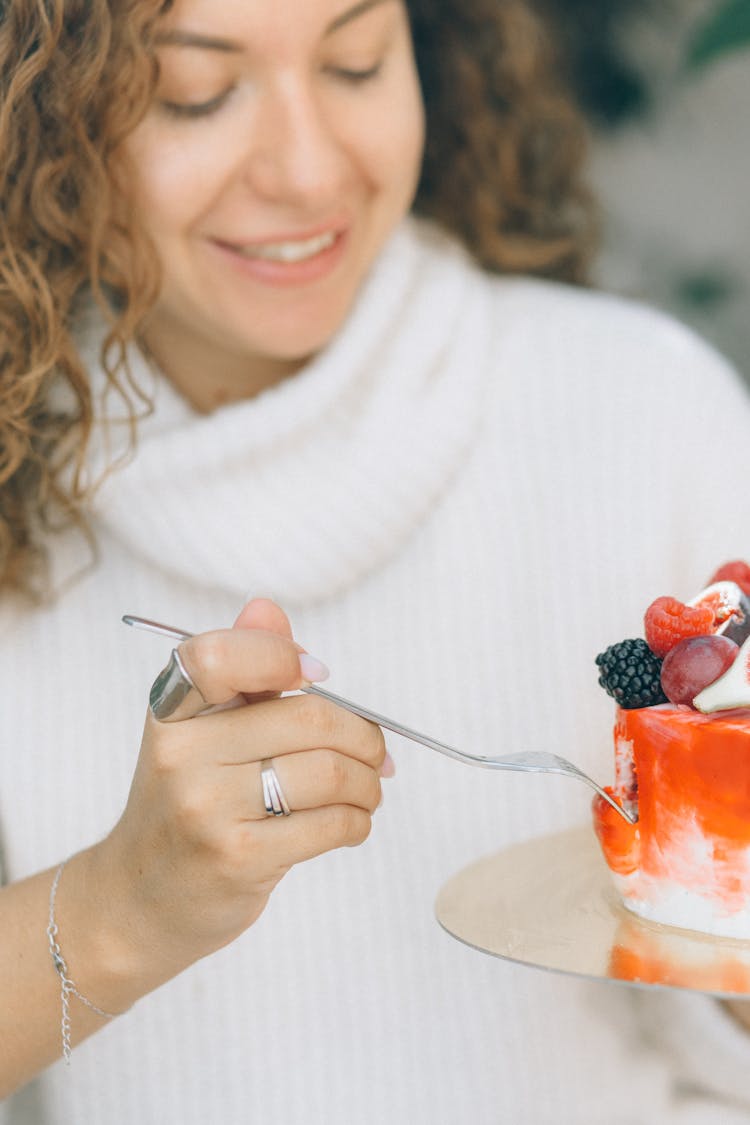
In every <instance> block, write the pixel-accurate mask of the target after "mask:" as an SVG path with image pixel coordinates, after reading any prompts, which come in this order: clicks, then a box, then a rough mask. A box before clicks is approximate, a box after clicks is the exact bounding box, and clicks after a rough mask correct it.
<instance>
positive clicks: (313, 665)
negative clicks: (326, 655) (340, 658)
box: [299, 652, 331, 684]
mask: <svg viewBox="0 0 750 1125" xmlns="http://www.w3.org/2000/svg"><path fill="white" fill-rule="evenodd" d="M299 667H300V672H301V673H302V679H303V680H307V682H308V683H309V684H316V683H318V681H319V680H327V679H328V677H329V676H330V674H331V673H330V672H329V671H328V669H327V668H326V666H325V664H324V663H323V661H322V660H317V659H316V658H315V657H314V656H310V653H309V652H301V653H300V656H299Z"/></svg>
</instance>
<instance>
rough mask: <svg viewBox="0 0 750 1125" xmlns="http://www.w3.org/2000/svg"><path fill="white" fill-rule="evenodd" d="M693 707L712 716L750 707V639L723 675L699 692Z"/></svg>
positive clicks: (749, 638)
mask: <svg viewBox="0 0 750 1125" xmlns="http://www.w3.org/2000/svg"><path fill="white" fill-rule="evenodd" d="M693 707H695V708H696V710H697V711H702V712H703V714H704V715H710V714H712V713H713V712H714V711H730V710H731V709H732V708H733V707H750V637H748V638H747V640H746V641H745V643H744V644H743V645H742V647H741V648H740V651H739V652H738V653H737V656H736V657H735V659H734V661H733V662H732V664H730V666H729V667H728V668H727V670H726V672H724V674H723V675H721V676H719V678H718V679H717V680H714V682H713V683H712V684H709V685H708V687H705V688H704V689H703V691H700V692H698V694H697V695H696V697H695V699H694V700H693Z"/></svg>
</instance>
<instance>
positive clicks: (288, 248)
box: [232, 230, 336, 262]
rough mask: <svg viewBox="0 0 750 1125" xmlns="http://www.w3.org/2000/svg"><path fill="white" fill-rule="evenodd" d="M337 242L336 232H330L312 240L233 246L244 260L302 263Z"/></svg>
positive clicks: (285, 240) (316, 236)
mask: <svg viewBox="0 0 750 1125" xmlns="http://www.w3.org/2000/svg"><path fill="white" fill-rule="evenodd" d="M335 240H336V232H335V231H332V230H329V231H326V232H325V233H324V234H319V235H314V236H313V237H312V238H300V239H284V240H279V241H276V242H262V243H251V244H250V245H249V246H232V249H233V250H234V252H235V253H236V254H241V255H242V257H243V258H260V259H261V260H263V261H267V262H302V261H305V259H307V258H313V257H315V255H316V254H320V253H321V251H323V250H328V248H329V247H331V246H333V244H334V242H335Z"/></svg>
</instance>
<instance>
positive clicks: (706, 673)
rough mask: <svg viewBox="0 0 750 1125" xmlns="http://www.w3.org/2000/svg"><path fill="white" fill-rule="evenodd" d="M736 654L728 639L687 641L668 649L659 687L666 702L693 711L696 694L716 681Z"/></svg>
mask: <svg viewBox="0 0 750 1125" xmlns="http://www.w3.org/2000/svg"><path fill="white" fill-rule="evenodd" d="M739 651H740V650H739V645H737V644H735V642H734V641H730V640H729V637H716V636H710V637H686V638H685V640H684V641H680V642H679V644H676V645H675V646H674V648H673V649H670V651H669V652H668V653H667V655H666V656H665V657H664V663H663V664H662V666H661V686H662V690H663V691H664V694H665V695H666V697H667V699H669V700H671V702H672V703H687V704H688V705H689V706H691V707H692V705H693V700H694V699H695V697H696V695H697V694H698V692H700V691H703V689H704V688H705V687H708V685H709V684H712V683H713V682H714V680H718V678H719V676H721V675H723V673H724V672H726V670H727V668H729V667H730V665H731V664H733V663H734V658H735V657H736V655H737V653H738V652H739Z"/></svg>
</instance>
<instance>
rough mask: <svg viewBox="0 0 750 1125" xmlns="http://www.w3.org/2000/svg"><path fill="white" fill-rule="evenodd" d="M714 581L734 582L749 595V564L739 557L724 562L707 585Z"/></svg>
mask: <svg viewBox="0 0 750 1125" xmlns="http://www.w3.org/2000/svg"><path fill="white" fill-rule="evenodd" d="M714 582H736V583H737V585H738V586H739V588H740V590H742V592H743V594H748V595H750V566H748V565H747V563H746V562H743V561H742V560H741V559H735V560H734V561H733V562H728V563H724V565H723V566H720V567H719V569H718V570H717V571H716V574H714V576H713V578H712V579H711V581H710V582H709V586H711V585H713V583H714Z"/></svg>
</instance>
